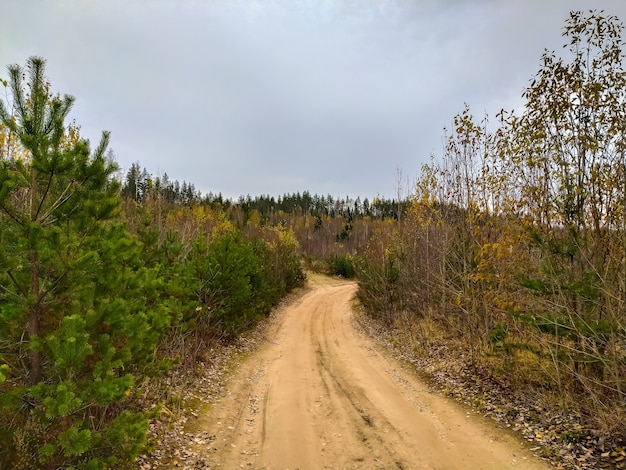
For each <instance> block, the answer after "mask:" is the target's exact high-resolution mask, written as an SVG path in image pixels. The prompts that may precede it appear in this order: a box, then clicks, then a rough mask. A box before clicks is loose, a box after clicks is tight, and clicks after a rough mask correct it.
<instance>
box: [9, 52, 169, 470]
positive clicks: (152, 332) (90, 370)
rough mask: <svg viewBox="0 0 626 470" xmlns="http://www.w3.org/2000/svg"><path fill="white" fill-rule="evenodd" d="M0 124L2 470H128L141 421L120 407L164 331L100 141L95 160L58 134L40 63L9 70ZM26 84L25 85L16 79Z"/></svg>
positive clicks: (153, 285)
mask: <svg viewBox="0 0 626 470" xmlns="http://www.w3.org/2000/svg"><path fill="white" fill-rule="evenodd" d="M8 71H9V84H10V85H9V89H10V93H11V95H12V103H11V109H9V107H8V106H6V105H5V104H4V103H3V102H0V122H1V123H2V124H4V126H6V128H7V129H8V130H9V132H10V133H11V135H13V136H14V137H15V138H16V139H17V141H19V143H20V144H21V146H22V148H23V152H22V154H21V157H20V158H8V157H7V158H4V159H3V160H1V161H0V247H2V248H1V249H0V364H1V366H0V367H2V369H0V371H3V373H2V375H3V377H2V378H4V381H1V383H0V464H1V465H0V467H2V468H4V464H5V463H6V465H8V467H10V468H59V467H65V466H67V465H74V466H78V467H88V468H109V467H113V466H115V467H116V468H119V467H122V466H124V462H128V461H130V460H132V459H133V458H134V456H136V455H137V454H138V452H139V451H140V450H141V447H142V445H143V442H144V439H145V433H146V428H147V420H148V418H147V416H145V415H144V414H142V413H137V412H131V411H130V410H125V409H124V408H125V406H124V404H125V403H127V402H128V400H129V397H132V394H133V386H134V385H135V384H136V383H137V382H138V380H140V379H141V378H142V376H143V374H144V373H145V370H146V366H149V365H150V362H151V360H152V353H153V350H154V347H155V344H156V343H157V341H158V340H159V339H160V336H161V335H162V333H163V331H164V329H165V327H166V326H167V324H168V321H169V316H168V314H167V312H166V311H165V306H161V307H159V306H158V305H159V303H157V300H158V299H157V296H158V293H159V291H160V286H159V280H158V278H157V277H156V272H155V271H153V270H149V269H147V268H145V267H143V266H142V259H141V247H140V246H139V244H138V242H136V241H135V240H134V239H133V238H132V237H131V236H130V235H129V234H128V232H127V230H126V229H125V228H124V226H123V225H122V223H121V220H120V216H119V205H120V197H119V191H120V187H119V183H118V182H117V181H115V180H114V179H113V177H112V176H113V174H114V172H115V171H116V169H117V168H116V165H115V164H114V163H113V162H111V161H109V160H108V159H107V158H106V156H105V152H106V148H107V145H108V143H109V134H108V133H107V132H103V134H102V138H101V140H100V142H99V144H98V146H97V147H96V148H95V149H94V150H93V151H92V150H91V148H90V145H89V142H88V141H87V140H85V139H83V138H81V137H80V135H79V128H78V127H77V126H75V125H69V126H66V125H65V120H66V118H67V116H68V113H69V111H70V110H71V107H72V104H73V102H74V98H73V97H72V96H68V95H65V96H63V97H60V96H58V95H53V94H52V93H51V92H50V86H49V83H48V82H47V80H46V77H45V73H44V72H45V61H44V60H43V59H41V58H37V57H32V58H30V59H29V60H28V62H27V66H26V68H22V67H19V66H17V65H12V66H9V67H8ZM26 77H28V81H27V83H24V82H25V80H26Z"/></svg>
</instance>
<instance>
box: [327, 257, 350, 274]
mask: <svg viewBox="0 0 626 470" xmlns="http://www.w3.org/2000/svg"><path fill="white" fill-rule="evenodd" d="M327 265H328V272H329V273H330V274H332V275H334V276H341V277H344V278H346V279H351V278H353V277H354V276H355V274H356V268H355V265H354V259H353V258H352V256H350V255H339V254H333V255H331V256H329V258H328V260H327Z"/></svg>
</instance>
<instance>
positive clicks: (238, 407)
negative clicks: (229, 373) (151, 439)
mask: <svg viewBox="0 0 626 470" xmlns="http://www.w3.org/2000/svg"><path fill="white" fill-rule="evenodd" d="M356 288H357V287H356V284H355V283H352V282H346V281H337V280H333V279H330V278H327V277H323V276H317V275H312V276H311V279H310V281H309V288H308V289H307V291H306V292H305V293H304V294H303V295H302V296H301V297H300V298H298V299H297V300H296V301H294V302H293V304H291V305H290V306H288V307H287V308H286V309H285V310H284V311H283V312H282V313H281V314H280V316H279V317H278V319H277V322H276V324H275V325H273V326H272V327H271V328H270V330H269V333H268V342H267V344H266V345H264V346H262V347H261V348H260V349H259V351H258V352H256V353H254V354H253V355H251V356H250V357H249V358H247V359H246V360H245V361H244V363H243V364H242V365H241V367H240V368H239V370H238V371H237V372H236V373H235V374H234V375H233V377H232V378H231V380H230V381H229V384H228V388H227V389H228V393H227V395H226V396H225V397H223V398H222V399H221V400H220V401H219V402H218V403H216V404H214V405H212V406H211V407H210V408H209V409H207V410H205V412H204V413H203V415H202V416H201V417H200V418H199V421H198V422H197V423H196V424H195V426H194V427H195V428H196V429H198V430H203V431H207V432H209V433H211V434H214V435H215V439H214V440H213V441H212V442H211V443H210V445H208V446H205V447H203V448H199V449H195V450H196V451H198V452H201V454H203V456H204V459H205V461H206V462H209V463H210V465H211V468H213V467H216V468H223V469H235V468H249V469H292V470H293V469H296V468H299V469H300V470H307V469H357V468H358V469H362V468H372V469H377V468H380V469H494V470H495V469H506V468H519V469H533V470H534V469H547V468H549V466H548V465H547V464H545V463H544V462H543V461H540V460H538V459H536V458H534V457H533V456H532V455H531V454H530V453H528V451H525V450H524V449H523V448H522V445H521V444H520V443H519V442H518V441H516V440H515V439H513V438H512V437H511V436H510V435H509V434H508V433H507V432H505V431H503V430H500V429H497V428H496V427H495V425H493V424H490V423H489V422H487V421H486V420H484V419H482V418H480V417H477V416H475V415H473V414H470V413H469V412H467V411H466V410H465V409H464V408H462V407H461V406H460V405H458V404H456V403H454V402H452V401H451V400H449V399H445V398H442V397H439V396H437V395H436V394H434V393H432V392H431V391H430V390H429V389H428V387H427V386H426V385H425V384H423V383H422V382H421V381H420V380H419V379H417V378H416V377H415V376H413V375H412V374H410V373H408V372H407V371H405V370H404V369H403V368H402V367H401V366H400V365H399V364H397V363H396V362H394V361H393V360H390V359H388V358H387V357H386V356H385V355H384V354H381V353H380V352H378V351H377V349H376V347H375V346H374V345H373V342H372V341H371V340H370V339H369V338H366V337H365V336H363V335H362V334H360V333H358V332H357V331H356V330H355V329H354V328H353V327H352V323H351V315H352V311H351V303H350V302H351V299H352V298H353V296H354V293H355V292H356Z"/></svg>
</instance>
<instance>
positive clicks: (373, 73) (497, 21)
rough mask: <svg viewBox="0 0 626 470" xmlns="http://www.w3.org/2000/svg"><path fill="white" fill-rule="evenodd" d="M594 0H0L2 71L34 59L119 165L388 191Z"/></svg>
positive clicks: (273, 189) (499, 98)
mask: <svg viewBox="0 0 626 470" xmlns="http://www.w3.org/2000/svg"><path fill="white" fill-rule="evenodd" d="M589 8H596V9H604V10H605V12H606V13H607V14H613V15H616V16H618V17H619V18H620V19H626V1H624V0H593V1H592V0H587V1H579V0H568V1H562V0H492V1H489V0H483V1H480V0H466V1H461V0H449V1H445V0H432V1H420V0H412V1H411V0H317V1H313V0H309V1H299V0H246V1H244V0H170V1H159V0H150V1H148V0H143V1H133V0H91V1H79V0H74V1H70V0H58V1H54V0H48V1H43V0H42V1H35V0H0V67H1V68H0V77H1V78H7V76H8V74H7V71H6V66H7V65H9V64H14V63H17V64H20V65H24V64H25V62H26V60H27V58H28V57H30V56H32V55H38V56H41V57H43V58H45V59H46V60H47V74H48V76H49V78H50V80H51V82H52V87H53V90H54V91H55V92H59V93H62V94H63V93H67V94H71V95H74V96H75V97H76V103H75V106H74V109H73V111H72V113H71V117H72V118H74V119H75V120H76V122H77V123H78V124H79V125H80V126H81V127H82V134H83V136H85V137H87V138H89V139H90V140H91V141H92V144H93V145H94V146H95V144H96V142H97V140H98V139H99V136H100V132H101V131H102V130H109V131H111V137H112V143H111V148H112V149H113V151H114V152H115V155H116V159H117V162H118V163H119V165H120V166H121V167H122V168H123V169H128V167H129V166H130V165H131V163H133V162H135V161H138V162H139V163H140V165H141V166H142V167H146V168H147V169H148V171H150V172H151V173H153V174H155V175H158V174H163V173H165V172H167V173H168V175H169V176H170V178H171V179H178V180H179V181H181V182H182V181H183V180H186V181H189V182H192V183H194V184H195V186H196V187H197V188H198V189H199V190H201V191H202V192H203V193H208V192H209V191H211V192H213V193H219V192H221V193H222V194H223V195H224V196H226V197H234V198H237V197H238V196H239V195H246V194H250V195H252V196H256V195H260V194H269V195H273V196H278V195H281V194H284V193H293V192H296V191H300V192H302V191H304V190H308V191H310V192H311V193H318V194H320V195H322V194H331V195H333V196H346V195H349V196H351V197H356V196H361V198H363V197H369V198H372V197H373V196H376V195H381V196H385V197H394V196H395V194H396V186H397V181H396V180H397V169H400V170H401V172H402V174H403V175H404V178H403V180H405V179H406V178H408V179H409V181H410V182H412V181H413V180H415V177H416V175H417V174H418V173H419V168H420V166H421V165H422V163H424V162H426V161H428V160H429V157H430V155H431V154H433V153H434V154H441V149H442V136H443V128H444V127H446V126H450V124H451V122H452V119H453V117H454V115H455V114H457V113H458V112H460V111H462V110H463V107H464V103H467V104H469V105H470V108H471V109H472V111H473V113H474V115H476V116H482V115H484V113H485V112H487V113H488V114H489V115H491V116H493V115H495V113H496V112H497V111H498V110H499V109H501V108H505V109H516V110H519V109H520V108H521V106H522V101H521V93H522V90H523V89H524V87H525V86H527V85H528V84H529V81H530V79H531V77H532V76H533V75H534V74H535V73H536V72H537V70H538V66H539V63H540V57H541V54H542V53H543V51H544V49H546V48H547V49H549V50H557V51H559V53H560V54H561V53H562V54H567V51H566V50H563V49H562V45H563V38H562V37H561V32H562V28H563V24H564V21H565V19H566V18H567V16H568V12H569V11H570V10H573V9H578V10H588V9H589ZM403 186H405V188H404V189H403V191H406V183H403Z"/></svg>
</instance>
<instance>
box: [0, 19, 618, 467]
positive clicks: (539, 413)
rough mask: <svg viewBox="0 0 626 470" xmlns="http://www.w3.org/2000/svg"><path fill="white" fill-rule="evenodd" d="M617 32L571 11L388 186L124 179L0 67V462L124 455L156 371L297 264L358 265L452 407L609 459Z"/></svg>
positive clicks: (612, 457)
mask: <svg viewBox="0 0 626 470" xmlns="http://www.w3.org/2000/svg"><path fill="white" fill-rule="evenodd" d="M622 34H623V31H622V25H621V23H620V22H619V21H618V20H617V18H614V17H610V16H603V14H602V13H598V12H589V13H585V14H583V13H580V12H572V13H571V15H570V17H569V19H568V20H567V21H566V23H565V28H564V33H563V37H564V39H565V46H566V48H565V49H564V51H565V52H566V54H565V57H560V56H558V55H557V54H556V53H554V52H550V51H546V52H545V53H544V55H543V56H542V57H541V58H540V66H539V70H538V72H537V73H536V74H535V76H534V77H533V78H532V81H530V82H529V83H530V85H529V86H528V88H527V89H526V90H525V91H524V92H523V98H524V100H525V108H524V109H523V110H522V111H521V112H519V113H515V112H514V111H506V110H503V111H501V112H500V113H499V114H498V115H497V116H495V118H494V119H493V120H492V121H489V120H488V117H487V116H484V117H483V118H481V119H479V120H476V119H475V118H474V116H473V115H472V113H471V110H470V109H469V108H467V107H466V108H465V109H463V111H462V112H460V113H459V114H458V115H457V116H455V117H454V125H453V127H452V128H451V129H448V130H446V131H445V146H444V149H443V152H442V154H441V155H433V157H432V160H431V162H430V163H429V164H427V165H424V166H423V168H422V170H421V173H420V175H419V178H418V180H417V182H416V184H415V189H414V192H413V193H412V194H410V195H406V196H403V195H401V194H400V193H401V191H400V190H399V191H398V193H399V194H398V197H397V198H396V199H391V200H389V199H385V198H381V197H374V198H372V199H371V200H369V199H367V198H365V199H360V198H359V197H357V198H356V199H352V198H350V197H348V196H346V197H345V198H341V197H340V198H336V197H333V196H330V195H326V196H319V195H317V194H315V195H311V194H310V193H308V192H306V191H305V192H303V193H296V194H284V195H282V196H279V197H273V196H265V195H263V196H257V197H254V198H253V197H250V196H245V197H241V198H240V199H239V200H237V201H232V200H228V199H224V198H223V197H222V196H221V195H219V194H218V195H215V194H212V193H209V194H208V195H202V194H201V193H200V192H199V191H197V190H196V188H195V187H194V185H193V184H192V183H188V182H183V183H182V184H181V183H179V182H178V181H171V180H170V179H169V177H168V176H167V174H164V175H162V176H161V175H159V176H154V175H152V174H150V173H149V172H148V171H147V170H146V169H142V168H141V166H140V164H139V163H138V162H137V163H135V164H133V165H132V166H131V168H129V169H128V170H127V171H126V172H125V173H124V174H122V173H120V171H119V169H118V168H117V166H116V164H115V163H114V155H112V153H111V152H109V151H107V148H108V144H109V135H108V133H103V135H102V139H101V141H100V142H99V143H98V144H97V145H96V146H95V147H93V148H92V147H91V146H90V144H89V142H86V141H85V140H84V139H83V138H82V137H81V136H80V128H79V127H78V126H77V125H76V124H73V123H72V124H67V123H66V118H67V115H68V113H69V111H70V109H71V106H72V103H73V98H72V97H70V96H59V95H56V94H53V92H52V91H51V87H50V85H49V83H48V82H47V81H46V77H45V62H44V61H43V60H42V59H39V58H31V59H30V60H29V61H28V63H27V66H26V67H25V68H20V67H17V66H12V67H10V68H9V77H8V81H7V82H6V83H5V84H4V85H5V87H6V88H7V90H8V96H10V100H9V101H8V102H4V103H0V247H1V248H0V463H2V465H0V467H2V466H3V465H4V466H8V468H17V469H19V468H59V467H63V466H74V467H77V468H124V467H132V465H133V461H134V459H135V458H136V457H137V456H138V455H139V454H140V453H141V452H143V451H145V449H146V446H147V445H148V444H149V442H147V440H146V433H147V429H148V425H149V423H150V422H151V421H153V420H154V419H155V417H156V416H157V415H158V414H159V413H160V410H162V409H163V407H165V408H167V407H169V406H170V405H171V404H170V403H168V400H169V399H170V398H171V397H169V395H168V393H167V387H166V384H167V380H162V379H163V378H168V377H169V378H170V379H171V378H172V377H173V372H174V371H178V372H180V371H190V372H191V373H196V372H197V369H196V366H197V364H200V363H204V362H206V361H208V360H210V358H208V356H209V355H210V351H211V349H212V347H213V346H214V345H217V344H227V343H229V342H231V341H232V340H234V339H235V338H237V337H238V336H239V335H240V334H241V333H242V332H245V331H249V330H250V329H251V328H253V327H254V326H255V325H256V324H257V323H258V322H259V320H261V319H263V318H265V317H266V316H267V315H268V314H269V312H270V311H271V310H272V308H273V307H274V306H275V305H277V304H278V303H279V301H280V300H281V299H282V298H283V297H284V296H285V295H286V294H287V293H288V292H290V291H291V290H293V289H294V288H295V287H298V286H301V285H302V284H303V283H304V281H305V271H306V269H309V270H313V271H319V272H326V273H329V274H332V275H337V276H342V277H345V278H351V277H355V278H356V279H357V280H358V282H359V292H358V298H359V300H360V304H361V306H362V308H363V311H364V312H365V313H366V315H367V317H368V320H367V321H366V323H367V325H368V326H367V327H368V328H370V331H376V332H377V333H376V334H380V336H381V337H384V338H387V339H386V340H385V341H386V342H387V343H388V344H389V345H390V346H391V347H392V348H398V350H399V351H400V352H401V354H402V356H403V357H404V358H405V359H407V360H409V361H410V362H412V363H413V364H415V365H416V366H417V367H418V368H420V369H421V370H422V371H425V372H427V373H429V374H431V376H432V377H434V378H435V379H438V380H439V383H440V384H443V385H442V387H444V388H445V389H446V390H447V391H448V393H450V394H452V395H458V396H460V397H461V398H464V397H466V394H465V392H464V391H463V390H465V389H464V387H465V388H466V389H467V390H470V389H471V390H472V392H471V397H470V398H469V399H467V400H466V401H468V403H470V404H472V405H473V406H475V407H477V408H478V409H480V410H481V411H485V412H488V413H489V414H492V415H494V416H498V417H499V419H502V420H503V421H505V422H508V423H517V424H516V426H517V425H519V426H522V425H524V426H526V428H527V429H531V430H533V431H532V432H531V434H527V435H526V437H527V438H529V439H531V440H533V441H534V442H535V443H536V445H537V448H538V449H539V448H542V449H543V450H542V451H541V452H543V455H544V457H546V458H549V459H551V460H553V461H560V462H561V464H562V465H564V466H565V467H568V468H591V467H593V466H604V467H607V468H620V466H622V467H623V466H624V462H625V461H626V451H625V449H624V445H625V444H626V443H625V442H624V441H625V440H626V428H625V427H624V423H625V422H626V189H625V188H626V72H625V71H624V67H623V40H622ZM398 184H399V185H400V180H399V181H398ZM468 393H469V392H468ZM467 396H470V395H467ZM494 396H499V397H500V398H501V400H500V401H496V400H494ZM539 429H540V430H539ZM535 430H536V431H535ZM529 432H530V431H529ZM559 446H560V448H567V449H569V450H571V452H570V453H571V454H572V455H570V456H568V457H567V458H565V457H564V456H563V455H562V454H561V453H559V451H558V448H559Z"/></svg>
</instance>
